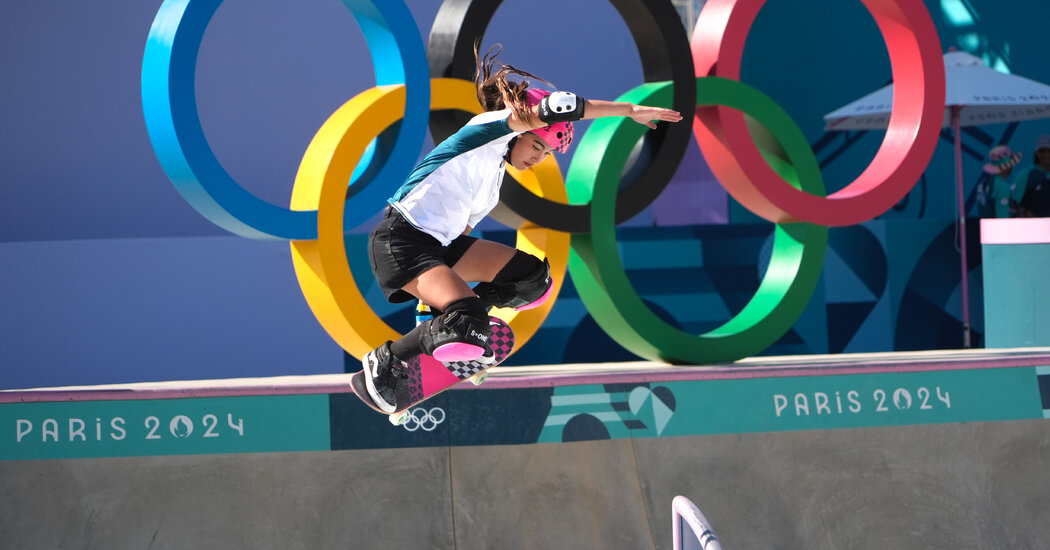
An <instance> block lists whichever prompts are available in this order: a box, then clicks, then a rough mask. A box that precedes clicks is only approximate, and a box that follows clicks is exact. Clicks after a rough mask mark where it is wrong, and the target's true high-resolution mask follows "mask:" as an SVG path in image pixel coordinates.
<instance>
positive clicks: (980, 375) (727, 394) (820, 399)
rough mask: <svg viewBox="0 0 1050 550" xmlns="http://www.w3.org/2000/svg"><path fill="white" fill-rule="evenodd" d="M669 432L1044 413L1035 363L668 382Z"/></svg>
mask: <svg viewBox="0 0 1050 550" xmlns="http://www.w3.org/2000/svg"><path fill="white" fill-rule="evenodd" d="M668 385H669V386H670V387H671V389H672V391H674V394H675V397H676V401H677V410H675V411H674V415H673V416H672V417H671V419H670V421H669V422H668V423H667V426H666V428H665V429H664V430H663V433H661V435H662V436H673V435H703V434H725V433H747V432H763V431H784V430H818V429H835V428H862V427H872V426H904V425H911V424H934V423H943V422H985V421H996V420H1020V419H1026V418H1041V417H1042V416H1043V410H1042V404H1041V400H1040V396H1039V390H1038V384H1037V380H1036V372H1035V369H1034V368H1004V369H982V370H957V371H928V372H915V373H893V374H889V373H887V374H856V375H842V376H822V377H808V376H807V377H795V378H766V379H752V380H726V381H706V382H685V383H678V384H668Z"/></svg>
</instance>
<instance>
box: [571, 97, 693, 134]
mask: <svg viewBox="0 0 1050 550" xmlns="http://www.w3.org/2000/svg"><path fill="white" fill-rule="evenodd" d="M606 116H625V117H630V118H631V119H632V120H634V121H635V122H637V123H638V124H644V125H646V126H648V127H650V128H656V122H657V121H663V122H678V121H679V120H682V115H681V113H679V112H678V111H673V110H671V109H664V108H663V107H647V106H645V105H635V104H633V103H623V102H620V101H602V100H591V99H589V100H587V103H586V107H585V108H584V111H583V118H584V119H588V118H601V117H606Z"/></svg>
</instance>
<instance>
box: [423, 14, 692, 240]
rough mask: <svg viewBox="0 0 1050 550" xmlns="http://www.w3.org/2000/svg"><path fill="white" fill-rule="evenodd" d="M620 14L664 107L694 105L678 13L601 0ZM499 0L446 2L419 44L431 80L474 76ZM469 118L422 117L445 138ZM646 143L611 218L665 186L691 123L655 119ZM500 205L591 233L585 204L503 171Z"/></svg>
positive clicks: (636, 208)
mask: <svg viewBox="0 0 1050 550" xmlns="http://www.w3.org/2000/svg"><path fill="white" fill-rule="evenodd" d="M609 1H610V2H611V3H612V5H613V6H614V7H615V8H616V10H617V11H618V12H620V15H621V16H622V17H623V20H624V22H625V23H626V24H627V27H628V28H629V29H630V31H631V35H632V36H633V37H634V42H635V45H636V46H637V47H638V54H639V57H640V58H641V61H642V74H643V76H644V78H645V81H646V82H664V81H668V80H670V81H672V82H673V83H674V93H673V100H672V105H671V108H673V109H675V110H676V111H678V112H680V113H692V112H693V111H694V110H695V109H696V75H695V74H694V73H693V60H692V55H691V53H690V52H691V50H690V47H689V39H688V37H687V36H686V32H685V27H684V26H683V25H682V22H681V19H680V18H679V16H678V12H677V11H676V10H675V9H674V6H672V5H671V3H670V2H668V1H667V0H609ZM502 2H503V0H484V1H475V0H446V1H445V2H444V3H443V4H442V5H441V9H439V10H438V13H437V15H436V16H435V17H434V24H433V26H432V27H431V30H430V39H429V41H428V42H427V58H428V59H429V62H430V76H431V78H438V77H450V78H461V79H464V80H467V81H471V82H472V81H473V80H474V68H475V64H474V41H475V40H476V39H478V38H480V37H481V36H482V35H483V34H484V31H485V28H486V27H488V25H489V22H490V21H491V20H492V16H493V15H494V14H495V13H496V9H497V8H498V7H499V6H500V4H501V3H502ZM467 118H469V117H468V116H467V115H466V114H464V113H460V112H455V111H445V112H437V111H435V112H433V113H431V115H430V131H431V134H432V135H433V137H434V142H435V143H437V142H440V141H441V140H443V139H445V138H446V137H448V136H450V135H452V133H453V132H455V131H456V130H458V129H459V128H460V127H461V126H462V125H463V124H464V123H465V122H466V121H467ZM644 139H645V140H647V142H648V144H649V145H651V146H652V151H653V153H652V160H651V161H650V162H649V165H648V166H646V167H645V169H644V171H642V173H641V174H640V175H639V176H638V177H637V179H636V180H635V181H634V182H632V183H631V184H630V185H628V186H627V187H626V188H623V189H621V190H620V191H619V195H618V198H617V200H616V218H615V220H616V223H617V224H619V223H621V222H623V221H626V220H628V219H630V218H632V217H634V216H635V215H637V214H638V213H639V212H641V211H642V210H644V209H645V208H646V207H647V206H649V204H651V203H652V202H653V201H654V200H656V197H657V196H659V195H660V193H661V192H662V191H663V190H664V188H665V187H667V184H668V183H670V181H671V178H672V177H673V176H674V173H675V170H677V168H678V165H679V164H680V163H681V161H682V158H683V157H684V156H685V151H686V148H687V147H688V145H689V140H690V139H692V127H691V126H690V125H689V124H661V125H660V126H659V127H658V128H657V129H656V130H653V131H652V132H647V134H646V137H645V138H644ZM500 202H501V204H502V205H503V206H505V207H506V208H507V209H508V210H510V213H511V214H512V215H513V216H517V217H520V218H524V219H526V220H528V221H530V222H532V223H534V224H537V225H539V226H541V227H547V228H550V229H554V230H557V231H564V232H568V233H586V232H588V231H590V230H591V209H590V206H589V205H585V204H582V205H569V204H562V203H558V202H554V201H551V200H549V199H545V198H542V197H539V196H537V195H535V194H534V193H532V192H531V191H529V190H528V189H526V188H525V187H523V186H522V185H521V184H520V183H518V181H517V180H515V179H514V178H513V177H510V176H509V175H508V176H507V177H506V178H505V179H504V182H503V188H502V190H501V191H500ZM498 210H499V209H497V210H494V211H493V213H492V216H493V217H494V218H496V219H497V220H499V221H501V222H503V223H506V224H507V225H510V226H511V227H517V226H518V225H520V224H518V223H508V221H507V219H506V216H503V215H501V213H500V212H499V211H498Z"/></svg>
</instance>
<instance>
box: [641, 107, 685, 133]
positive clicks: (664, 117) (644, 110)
mask: <svg viewBox="0 0 1050 550" xmlns="http://www.w3.org/2000/svg"><path fill="white" fill-rule="evenodd" d="M629 116H630V117H631V119H632V120H634V121H635V122H637V123H638V124H644V125H646V126H648V127H650V128H656V122H658V121H663V122H678V121H680V120H682V114H681V113H679V112H678V111H674V110H672V109H664V108H663V107H647V106H645V105H635V106H633V107H632V108H631V114H630V115H629Z"/></svg>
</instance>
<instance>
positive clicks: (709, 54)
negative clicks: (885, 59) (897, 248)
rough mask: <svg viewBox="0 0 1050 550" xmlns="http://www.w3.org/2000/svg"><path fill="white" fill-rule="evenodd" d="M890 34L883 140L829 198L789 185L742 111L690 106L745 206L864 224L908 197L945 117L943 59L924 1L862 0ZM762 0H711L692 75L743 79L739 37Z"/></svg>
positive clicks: (773, 215) (708, 150)
mask: <svg viewBox="0 0 1050 550" xmlns="http://www.w3.org/2000/svg"><path fill="white" fill-rule="evenodd" d="M862 1H863V3H864V5H865V6H866V7H867V8H868V11H870V12H871V14H872V16H874V18H875V22H876V24H877V25H878V27H879V30H880V32H881V33H882V36H883V38H885V40H886V48H887V49H888V50H889V55H890V64H891V67H892V72H893V83H894V88H893V91H894V96H893V110H892V114H891V115H890V122H889V128H888V129H887V130H886V137H885V139H884V140H883V142H882V146H881V147H880V148H879V150H878V152H877V153H876V154H875V158H874V159H873V160H872V161H871V164H870V165H869V166H868V168H867V169H866V170H864V172H863V173H861V174H860V175H859V176H858V177H857V179H855V180H854V181H853V182H852V183H850V184H849V185H848V186H846V187H845V188H843V189H841V190H839V191H838V192H836V193H832V194H830V195H828V196H827V197H826V198H825V197H819V196H816V195H811V194H809V193H806V192H804V191H801V190H800V189H797V188H795V187H792V186H791V185H790V184H789V183H788V182H786V181H784V179H783V178H781V177H780V176H779V175H777V173H776V172H774V171H773V169H772V168H770V167H769V165H768V164H767V163H766V162H765V161H764V160H763V159H762V155H761V154H760V153H759V151H758V148H757V147H756V146H755V143H754V141H752V139H751V136H750V132H749V131H748V129H747V123H746V122H745V119H744V115H743V113H741V112H739V111H736V110H733V109H730V108H728V107H724V106H718V107H704V108H698V109H697V110H696V118H695V119H694V122H693V133H694V135H695V136H696V139H697V142H698V143H699V144H700V148H701V150H702V151H703V152H704V157H705V158H706V159H707V162H708V164H709V165H710V166H711V170H712V171H713V172H714V173H715V175H716V176H717V177H718V179H719V181H720V182H721V183H722V185H723V186H724V187H725V188H726V190H727V191H729V193H730V194H731V195H732V196H733V198H735V199H736V200H737V201H739V202H740V203H741V204H742V205H744V206H745V207H746V208H747V209H748V210H751V211H752V212H754V213H755V214H757V215H759V216H761V217H763V218H765V219H767V220H769V221H772V222H777V223H782V222H787V221H793V220H802V221H806V222H810V223H816V224H821V225H828V226H841V225H852V224H857V223H861V222H864V221H867V220H870V219H872V218H874V217H875V216H878V215H879V214H882V213H883V212H885V211H886V210H888V209H889V208H891V207H892V206H893V205H894V204H896V203H897V202H898V201H900V200H901V199H902V198H904V196H905V195H907V194H908V192H909V191H911V188H912V187H913V186H914V185H915V182H916V181H918V180H919V177H920V176H921V175H922V173H923V171H925V170H926V165H927V163H928V162H929V160H930V157H931V156H932V155H933V150H934V147H936V145H937V140H938V138H939V135H940V128H941V121H942V119H943V117H944V98H945V79H944V59H943V57H942V54H941V45H940V41H939V39H938V38H937V30H936V28H935V27H934V25H933V21H932V20H931V19H930V14H929V12H928V11H926V7H925V6H924V5H923V4H922V2H915V1H910V0H862ZM764 4H765V0H710V1H708V2H707V3H706V4H705V5H704V9H703V10H702V12H701V14H700V17H699V18H698V20H697V22H696V28H695V29H694V30H693V39H692V52H693V66H694V67H695V70H696V76H721V77H724V78H729V79H732V80H740V63H741V58H742V57H743V52H744V42H745V41H746V40H747V34H748V31H749V30H750V29H751V25H752V24H753V23H754V21H755V16H756V15H757V14H758V12H759V10H760V9H761V8H762V6H763V5H764Z"/></svg>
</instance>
